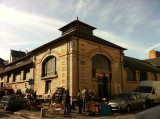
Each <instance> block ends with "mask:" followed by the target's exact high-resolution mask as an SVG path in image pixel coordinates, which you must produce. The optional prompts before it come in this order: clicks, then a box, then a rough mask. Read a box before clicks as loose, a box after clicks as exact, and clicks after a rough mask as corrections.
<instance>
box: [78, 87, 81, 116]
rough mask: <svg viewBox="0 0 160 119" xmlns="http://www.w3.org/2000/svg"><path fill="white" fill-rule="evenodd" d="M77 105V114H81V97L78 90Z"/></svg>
mask: <svg viewBox="0 0 160 119" xmlns="http://www.w3.org/2000/svg"><path fill="white" fill-rule="evenodd" d="M77 105H78V113H79V114H82V95H81V92H80V89H78V90H77Z"/></svg>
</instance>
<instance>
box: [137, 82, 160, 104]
mask: <svg viewBox="0 0 160 119" xmlns="http://www.w3.org/2000/svg"><path fill="white" fill-rule="evenodd" d="M136 91H137V92H140V93H141V94H142V95H143V96H144V97H145V98H146V102H147V104H150V105H152V106H153V105H154V103H159V102H160V81H152V80H146V81H140V83H139V85H138V87H137V89H136Z"/></svg>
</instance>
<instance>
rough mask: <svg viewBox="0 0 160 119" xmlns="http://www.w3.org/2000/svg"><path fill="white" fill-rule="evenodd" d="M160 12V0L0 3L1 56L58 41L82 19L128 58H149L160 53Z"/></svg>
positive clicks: (21, 0)
mask: <svg viewBox="0 0 160 119" xmlns="http://www.w3.org/2000/svg"><path fill="white" fill-rule="evenodd" d="M159 11H160V0H0V57H1V58H3V59H5V60H8V59H9V55H10V49H14V50H22V51H26V50H28V51H31V50H33V49H35V48H37V47H39V46H41V45H43V44H45V43H47V42H50V41H51V40H54V39H56V38H58V37H59V36H61V32H60V31H59V30H58V29H59V28H61V27H63V26H64V25H66V24H68V23H70V22H71V21H73V20H75V19H76V17H77V16H78V18H79V20H80V21H82V22H85V23H87V24H89V25H91V26H94V27H96V28H97V29H96V30H94V35H96V36H98V37H100V38H103V39H105V40H107V41H109V42H112V43H114V44H117V45H119V46H122V47H124V48H127V49H128V50H126V51H125V52H124V53H125V55H126V56H130V57H134V58H138V59H147V58H148V55H149V53H148V52H149V50H152V49H155V50H156V51H160V13H159Z"/></svg>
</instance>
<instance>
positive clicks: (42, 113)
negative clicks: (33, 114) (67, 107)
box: [41, 108, 46, 117]
mask: <svg viewBox="0 0 160 119" xmlns="http://www.w3.org/2000/svg"><path fill="white" fill-rule="evenodd" d="M45 113H46V108H41V117H45V116H46V115H45Z"/></svg>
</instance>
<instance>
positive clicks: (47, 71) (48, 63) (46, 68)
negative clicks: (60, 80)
mask: <svg viewBox="0 0 160 119" xmlns="http://www.w3.org/2000/svg"><path fill="white" fill-rule="evenodd" d="M55 74H56V57H54V56H49V57H47V58H46V59H45V60H44V62H43V64H42V77H46V76H54V75H55Z"/></svg>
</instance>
